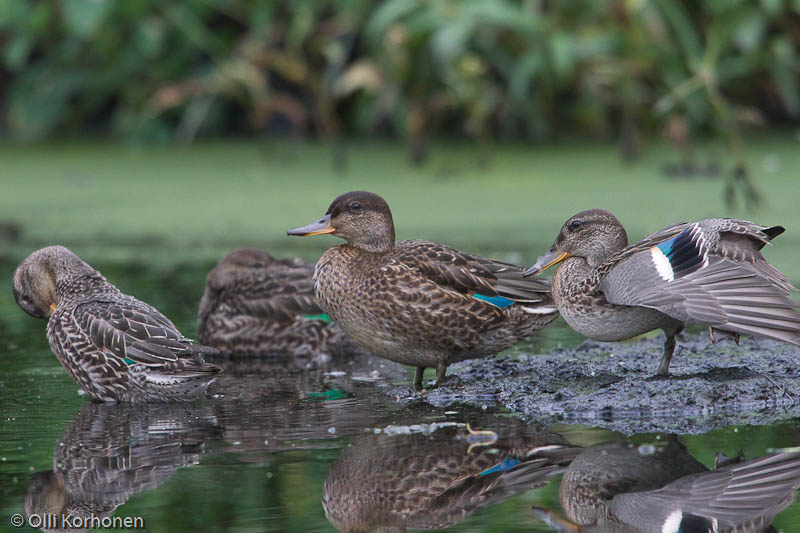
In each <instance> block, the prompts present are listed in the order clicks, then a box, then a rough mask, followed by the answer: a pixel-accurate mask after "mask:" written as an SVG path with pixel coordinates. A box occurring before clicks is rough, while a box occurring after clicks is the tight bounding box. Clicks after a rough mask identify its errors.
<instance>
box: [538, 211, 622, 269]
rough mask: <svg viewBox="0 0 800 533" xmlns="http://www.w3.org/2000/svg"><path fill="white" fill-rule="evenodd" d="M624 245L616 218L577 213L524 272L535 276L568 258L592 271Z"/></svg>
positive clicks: (607, 214) (605, 212)
mask: <svg viewBox="0 0 800 533" xmlns="http://www.w3.org/2000/svg"><path fill="white" fill-rule="evenodd" d="M627 245H628V235H627V233H625V228H623V227H622V224H620V222H619V220H617V217H615V216H614V215H612V214H611V213H609V212H608V211H605V210H603V209H589V210H588V211H581V212H580V213H578V214H577V215H574V216H572V217H570V218H569V220H567V221H566V222H564V225H563V226H561V231H560V232H559V233H558V237H556V241H555V242H554V243H553V247H552V248H550V251H549V252H547V253H546V254H545V255H543V256H542V257H540V258H539V259H538V260H537V261H536V263H535V264H534V265H533V266H532V267H530V268H529V269H527V270H526V271H525V276H532V275H534V274H539V273H541V272H543V271H544V270H546V269H548V268H550V267H551V266H553V265H556V264H558V263H560V262H561V261H564V260H565V259H567V258H569V257H577V258H581V259H583V260H584V261H586V263H588V264H589V266H590V267H592V268H594V267H596V266H597V265H599V264H600V263H602V262H603V261H605V260H606V259H607V258H608V257H609V256H611V254H613V253H615V252H617V251H619V250H622V249H623V248H625V247H626V246H627Z"/></svg>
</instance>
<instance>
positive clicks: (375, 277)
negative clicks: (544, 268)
mask: <svg viewBox="0 0 800 533" xmlns="http://www.w3.org/2000/svg"><path fill="white" fill-rule="evenodd" d="M324 233H329V234H332V235H335V236H337V237H340V238H342V239H344V240H345V241H347V242H346V244H343V245H340V246H335V247H333V248H330V249H329V250H328V251H326V252H325V253H324V254H323V256H322V257H321V258H320V260H319V261H318V262H317V266H316V270H315V271H314V291H315V295H316V298H317V302H318V303H319V305H320V307H321V308H322V310H323V311H325V312H326V313H327V314H328V315H329V316H330V317H331V318H332V319H333V320H334V322H336V323H337V324H338V325H339V326H340V327H341V328H342V329H343V330H344V331H345V332H346V333H347V334H348V335H350V337H352V338H353V339H354V340H355V341H356V342H357V343H359V344H360V345H361V346H363V347H364V348H366V349H367V350H369V351H370V352H372V353H374V354H377V355H380V356H382V357H385V358H387V359H390V360H392V361H396V362H398V363H403V364H407V365H412V366H415V367H417V371H416V375H415V377H414V385H415V388H416V389H417V390H420V389H421V388H422V374H423V372H424V370H425V368H426V367H433V368H436V381H437V384H439V383H440V382H441V381H442V380H443V379H444V376H445V373H446V371H447V366H448V365H450V364H452V363H455V362H457V361H463V360H465V359H473V358H478V357H486V356H490V355H493V354H496V353H497V352H499V351H501V350H504V349H506V348H508V347H509V346H511V345H512V344H514V343H515V342H517V341H518V340H519V339H522V338H523V337H527V336H528V335H530V334H531V333H533V332H534V331H537V330H539V329H541V328H542V327H544V326H545V325H547V324H549V323H550V322H551V321H553V319H555V318H556V316H557V315H558V313H557V311H556V309H555V307H554V305H553V301H552V299H551V297H550V286H549V283H548V282H546V281H544V280H540V279H534V278H531V279H524V278H523V277H522V271H523V269H522V268H521V267H518V266H515V265H510V264H507V263H501V262H499V261H495V260H493V259H485V258H482V257H478V256H474V255H470V254H467V253H464V252H461V251H459V250H456V249H454V248H450V247H448V246H444V245H442V244H436V243H433V242H428V241H421V240H414V241H398V242H395V234H394V222H393V220H392V213H391V211H390V210H389V206H388V205H387V204H386V202H385V201H384V200H383V198H381V197H380V196H378V195H376V194H372V193H369V192H364V191H355V192H349V193H346V194H343V195H341V196H339V197H338V198H336V199H335V200H334V201H333V203H332V204H331V205H330V207H329V208H328V211H327V212H326V213H325V215H324V216H323V217H322V219H320V220H319V221H317V222H314V223H312V224H309V225H307V226H303V227H301V228H296V229H293V230H290V231H289V232H288V234H289V235H298V236H307V235H319V234H324Z"/></svg>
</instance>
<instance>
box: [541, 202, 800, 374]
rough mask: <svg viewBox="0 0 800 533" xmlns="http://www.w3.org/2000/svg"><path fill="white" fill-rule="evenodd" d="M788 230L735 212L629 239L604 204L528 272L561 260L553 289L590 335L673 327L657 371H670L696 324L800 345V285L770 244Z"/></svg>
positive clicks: (580, 218)
mask: <svg viewBox="0 0 800 533" xmlns="http://www.w3.org/2000/svg"><path fill="white" fill-rule="evenodd" d="M783 232H784V228H783V227H782V226H772V227H766V226H761V225H758V224H755V223H753V222H749V221H746V220H737V219H729V218H711V219H705V220H701V221H698V222H691V223H688V222H684V223H679V224H674V225H672V226H669V227H667V228H665V229H662V230H661V231H658V232H656V233H653V234H651V235H648V236H646V237H645V238H644V239H642V240H640V241H638V242H636V243H634V244H631V245H628V236H627V233H626V232H625V228H624V227H623V226H622V224H621V223H620V222H619V220H617V218H616V217H615V216H614V215H612V214H611V213H609V212H608V211H605V210H603V209H590V210H588V211H581V212H580V213H578V214H576V215H574V216H572V217H571V218H569V219H568V220H567V221H566V222H565V223H564V225H563V226H562V227H561V231H560V232H559V234H558V237H557V238H556V240H555V242H554V243H553V246H552V248H551V249H550V251H549V252H548V253H547V254H545V255H544V256H542V257H540V258H539V259H538V261H536V263H535V264H534V265H533V266H532V267H530V268H528V269H527V270H526V271H525V275H526V276H530V275H537V274H540V273H542V272H543V271H544V270H546V269H547V268H550V267H552V266H554V265H558V268H557V270H556V272H555V274H554V275H553V284H552V295H553V299H554V301H555V304H556V306H557V307H558V310H559V311H560V312H561V316H562V317H563V318H564V320H565V321H566V322H567V324H568V325H569V326H570V327H571V328H572V329H574V330H575V331H577V332H578V333H580V334H581V335H583V336H585V337H588V338H590V339H594V340H597V341H620V340H625V339H630V338H632V337H635V336H638V335H641V334H643V333H647V332H648V331H652V330H654V329H661V330H663V331H664V334H665V336H666V340H665V342H664V352H663V355H662V358H661V361H660V363H659V366H658V370H657V373H656V375H657V376H666V375H668V373H669V365H670V361H671V360H672V356H673V353H674V351H675V336H676V335H677V334H678V333H680V332H681V331H682V330H683V329H684V327H685V326H686V325H687V324H700V325H705V326H708V328H709V335H710V337H711V341H712V343H713V342H716V341H717V340H718V336H717V335H727V336H732V337H733V338H734V339H735V340H736V342H738V340H739V334H742V333H744V334H749V335H753V336H756V337H766V338H768V339H774V340H778V341H783V342H788V343H791V344H794V345H800V313H798V310H797V307H798V304H797V303H796V302H794V301H793V300H792V299H790V298H789V297H788V295H789V294H790V293H791V292H794V291H797V289H796V288H795V287H794V286H793V285H792V284H791V283H790V282H789V281H788V280H787V279H786V276H784V275H783V274H782V273H781V272H780V271H778V270H777V269H776V268H775V267H774V266H772V265H771V264H769V263H768V262H767V260H766V259H765V258H764V256H763V255H762V254H761V249H762V248H763V247H764V246H765V245H767V244H771V243H772V240H773V239H774V238H775V237H776V236H778V235H780V234H781V233H783Z"/></svg>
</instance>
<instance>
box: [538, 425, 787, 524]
mask: <svg viewBox="0 0 800 533" xmlns="http://www.w3.org/2000/svg"><path fill="white" fill-rule="evenodd" d="M798 486H800V453H797V452H785V451H784V452H777V453H772V454H768V455H765V456H763V457H759V458H755V459H751V460H745V459H744V457H743V455H742V454H741V452H740V454H739V455H738V456H736V457H733V458H728V457H726V456H725V455H723V454H720V453H718V454H717V456H716V458H715V460H714V469H712V470H709V469H708V468H706V467H705V466H704V465H703V464H702V463H700V462H698V461H697V460H696V459H695V458H694V457H692V456H691V454H690V453H689V452H688V451H687V450H686V448H685V447H684V446H683V444H681V443H680V442H679V441H678V439H677V438H675V437H674V436H668V437H667V438H666V439H665V440H662V441H660V442H657V443H655V444H650V443H646V444H640V445H635V444H632V443H630V442H626V441H623V442H614V443H606V444H600V445H596V446H593V447H590V448H587V449H585V450H584V451H583V452H581V453H580V454H579V455H578V456H577V457H575V459H573V460H572V462H571V463H570V464H569V465H568V466H567V467H566V470H565V472H564V475H563V477H562V479H561V484H560V486H559V500H560V503H561V506H562V508H563V509H564V512H565V514H566V519H563V518H561V517H558V516H557V515H556V514H555V513H553V512H552V511H547V510H541V509H537V510H536V512H537V514H539V516H540V517H541V518H543V519H544V520H545V521H546V522H548V523H549V524H550V525H552V526H554V528H555V529H556V530H557V531H570V532H578V531H581V532H590V531H614V532H618V533H623V532H631V533H632V532H641V531H653V532H655V531H659V532H661V531H709V532H710V531H752V532H756V531H765V530H767V528H768V527H769V525H770V523H771V522H772V520H773V519H774V518H775V515H777V514H778V513H779V512H780V511H781V510H782V509H784V508H785V507H787V506H788V505H789V504H790V503H791V502H792V501H793V500H794V493H795V491H796V490H797V488H798Z"/></svg>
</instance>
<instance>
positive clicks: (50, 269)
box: [13, 246, 102, 318]
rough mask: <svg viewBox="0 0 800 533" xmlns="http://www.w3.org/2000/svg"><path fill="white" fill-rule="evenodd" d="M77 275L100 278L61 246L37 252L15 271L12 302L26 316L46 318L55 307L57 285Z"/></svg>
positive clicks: (93, 270) (56, 302)
mask: <svg viewBox="0 0 800 533" xmlns="http://www.w3.org/2000/svg"><path fill="white" fill-rule="evenodd" d="M78 275H91V276H99V277H101V278H102V276H100V275H99V274H98V273H97V271H96V270H95V269H93V268H92V267H91V266H89V265H88V264H87V263H85V262H84V261H83V260H82V259H81V258H79V257H78V256H77V255H75V254H74V253H72V252H71V251H70V250H68V249H67V248H65V247H63V246H48V247H47V248H42V249H40V250H36V251H35V252H33V253H32V254H31V255H29V256H28V257H27V258H25V260H24V261H22V263H20V264H19V266H18V267H17V269H16V270H15V271H14V280H13V290H14V299H15V300H16V301H17V305H19V306H20V307H21V308H22V310H23V311H25V312H26V313H28V314H29V315H31V316H35V317H37V318H49V317H50V315H51V314H52V313H53V311H55V309H56V305H58V289H57V284H58V281H59V280H60V279H62V278H66V277H69V276H78Z"/></svg>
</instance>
